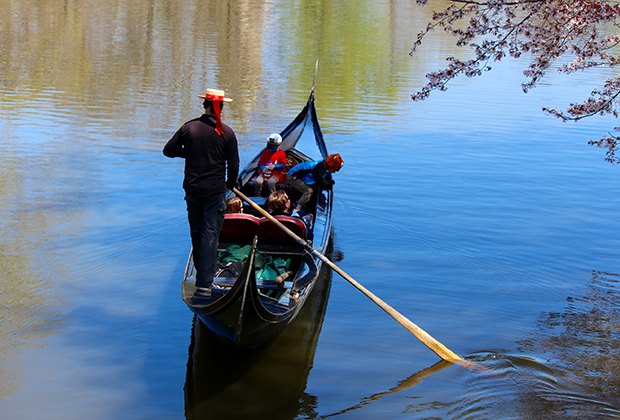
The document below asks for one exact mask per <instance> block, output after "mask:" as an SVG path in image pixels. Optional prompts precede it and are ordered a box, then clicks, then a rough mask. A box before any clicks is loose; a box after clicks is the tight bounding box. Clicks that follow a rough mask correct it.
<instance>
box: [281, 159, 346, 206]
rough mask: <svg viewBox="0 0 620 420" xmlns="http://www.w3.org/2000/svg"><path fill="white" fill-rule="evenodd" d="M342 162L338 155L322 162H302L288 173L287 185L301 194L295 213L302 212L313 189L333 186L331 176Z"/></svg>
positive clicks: (340, 166)
mask: <svg viewBox="0 0 620 420" xmlns="http://www.w3.org/2000/svg"><path fill="white" fill-rule="evenodd" d="M342 165H344V162H343V160H342V158H341V157H340V155H339V154H338V153H335V154H333V155H329V156H327V157H326V158H325V159H323V160H315V161H312V162H302V163H299V164H297V165H295V166H293V167H292V168H291V169H289V171H288V184H289V185H290V186H291V187H293V188H295V189H296V190H297V191H299V192H301V193H302V196H301V198H300V199H299V203H298V204H297V207H296V208H295V211H300V210H302V209H303V208H304V207H305V206H306V205H307V204H308V202H309V201H310V198H311V197H312V193H313V192H314V189H315V188H316V187H317V186H319V187H320V188H328V187H330V186H331V185H333V184H334V181H333V180H332V176H331V174H332V173H334V172H338V171H339V170H340V168H342Z"/></svg>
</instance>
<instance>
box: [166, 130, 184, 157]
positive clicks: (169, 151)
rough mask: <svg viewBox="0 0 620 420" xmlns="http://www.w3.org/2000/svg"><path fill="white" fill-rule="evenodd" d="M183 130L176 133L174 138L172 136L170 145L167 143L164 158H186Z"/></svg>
mask: <svg viewBox="0 0 620 420" xmlns="http://www.w3.org/2000/svg"><path fill="white" fill-rule="evenodd" d="M182 130H183V127H181V128H179V129H178V130H177V132H176V133H174V136H172V138H171V139H170V140H168V143H166V145H165V146H164V156H167V157H169V158H174V157H181V158H184V157H185V148H184V147H183V142H182V138H183V136H182Z"/></svg>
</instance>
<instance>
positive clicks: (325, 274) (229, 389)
mask: <svg viewBox="0 0 620 420" xmlns="http://www.w3.org/2000/svg"><path fill="white" fill-rule="evenodd" d="M331 278H332V274H331V270H328V269H326V268H325V267H323V269H322V272H321V274H320V276H319V279H318V282H317V285H316V288H315V290H314V291H313V293H312V295H311V296H310V297H309V298H308V300H307V301H306V303H305V305H304V307H303V308H302V310H301V311H300V313H299V315H298V317H297V318H296V319H295V321H294V322H293V323H292V324H291V325H290V326H289V327H288V328H287V329H286V330H285V331H284V333H283V334H281V335H280V336H278V337H277V338H276V340H275V341H274V342H273V343H270V344H267V345H266V346H264V347H261V348H259V349H257V350H254V351H233V350H231V349H230V348H228V347H227V346H225V345H223V344H222V343H221V342H220V341H218V339H217V338H216V337H214V336H213V335H211V334H210V333H209V332H208V330H207V329H206V328H205V327H204V326H203V325H202V323H201V322H200V321H199V320H197V319H196V318H195V317H194V320H193V323H192V335H191V343H190V347H189V356H188V360H187V374H186V378H185V415H186V417H187V418H188V419H203V418H217V419H226V418H230V419H243V418H248V419H259V418H260V419H263V418H264V419H278V418H282V419H286V418H294V417H296V416H304V417H307V418H316V417H317V413H316V411H315V410H316V407H317V405H318V404H317V401H316V397H315V396H313V395H310V394H307V393H306V392H305V390H306V382H307V380H308V374H309V372H310V369H311V368H312V364H313V361H314V354H315V351H316V346H317V342H318V338H319V333H320V331H321V325H322V324H323V317H324V315H325V309H326V306H327V298H328V295H329V290H330V285H331Z"/></svg>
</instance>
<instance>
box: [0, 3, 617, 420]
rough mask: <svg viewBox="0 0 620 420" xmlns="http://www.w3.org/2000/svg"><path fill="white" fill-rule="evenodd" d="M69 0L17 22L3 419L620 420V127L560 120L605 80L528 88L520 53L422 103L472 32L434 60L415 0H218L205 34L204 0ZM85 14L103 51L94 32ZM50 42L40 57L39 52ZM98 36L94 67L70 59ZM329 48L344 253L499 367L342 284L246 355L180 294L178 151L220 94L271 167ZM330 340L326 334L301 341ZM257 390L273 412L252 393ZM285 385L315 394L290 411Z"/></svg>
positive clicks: (5, 209) (325, 91) (425, 318)
mask: <svg viewBox="0 0 620 420" xmlns="http://www.w3.org/2000/svg"><path fill="white" fill-rule="evenodd" d="M5 3H8V2H5ZM51 3H52V4H51V5H47V6H43V5H30V4H23V5H21V6H18V5H15V4H13V5H12V8H11V13H9V14H6V15H5V16H4V17H2V18H0V20H2V23H4V24H5V25H3V27H5V28H7V29H4V30H3V33H4V34H9V35H12V37H11V38H4V39H3V41H2V42H3V43H6V45H5V46H6V48H5V51H6V52H5V53H4V55H3V56H2V59H1V60H0V74H3V75H5V76H4V77H3V78H0V97H1V98H2V101H0V103H1V105H0V135H1V139H2V141H1V142H0V155H1V156H2V158H1V162H2V165H1V166H0V171H1V175H2V178H1V179H2V181H1V182H0V195H1V197H2V199H1V200H0V228H1V232H2V235H1V238H0V250H1V251H2V252H1V254H0V255H1V260H0V268H1V269H2V273H3V278H2V281H1V282H0V290H1V293H0V318H1V319H2V322H3V327H2V329H1V330H2V331H1V332H0V412H1V413H3V414H2V415H0V417H5V416H6V417H7V418H78V417H80V418H81V417H84V416H89V417H94V418H102V419H104V418H105V419H107V418H115V419H116V418H183V417H184V416H185V415H187V416H188V417H190V418H201V416H205V415H207V416H208V415H209V413H211V411H209V410H212V405H210V404H215V401H217V404H218V407H220V408H218V413H222V412H224V413H227V414H228V415H229V416H230V418H241V417H244V416H247V417H248V418H252V417H254V418H259V417H260V418H265V416H267V417H270V418H278V417H281V418H291V417H298V418H313V417H320V416H330V415H336V416H340V417H344V418H384V417H385V418H427V417H441V418H461V417H465V418H472V417H473V418H498V417H510V418H541V417H543V418H544V417H552V418H553V417H562V416H585V417H602V416H609V417H613V416H618V415H619V414H618V413H619V411H618V410H620V401H619V399H620V396H619V394H618V387H617V382H618V377H619V375H620V367H619V366H618V364H617V362H616V361H617V360H618V353H617V348H618V343H619V341H618V340H619V339H618V331H617V325H618V320H619V318H620V315H619V314H618V307H619V306H618V303H619V301H620V298H619V295H618V279H619V275H620V265H619V263H618V262H619V261H620V258H619V257H620V251H619V249H620V243H619V242H620V241H619V239H618V238H619V237H620V222H619V221H618V218H617V217H616V209H617V207H618V198H617V191H618V189H619V187H620V178H619V175H618V174H619V172H618V171H619V169H618V168H617V167H616V166H613V165H609V164H607V163H605V162H604V160H603V158H604V153H603V151H601V150H598V149H596V148H593V147H592V146H588V145H587V140H589V139H593V138H598V137H599V136H601V135H603V134H604V133H606V132H607V131H608V130H609V129H610V128H611V127H612V126H613V124H617V121H613V120H609V119H605V118H592V119H590V120H585V121H582V122H580V123H577V124H571V123H562V122H560V121H558V120H557V119H555V118H553V117H551V116H548V115H545V114H543V113H542V112H541V111H540V109H541V107H542V106H544V105H553V106H562V105H565V104H567V103H569V102H571V101H576V100H578V99H579V98H580V95H583V94H587V93H588V92H589V91H590V90H591V89H592V88H593V87H594V82H595V81H596V80H597V78H598V77H603V76H605V73H604V71H602V70H601V71H600V72H601V73H589V74H578V75H575V77H574V78H572V79H565V78H562V77H559V76H556V75H551V76H550V77H549V78H548V79H546V80H545V81H544V83H543V84H542V85H541V86H539V88H537V89H535V90H533V91H531V92H530V93H528V94H527V95H525V94H524V93H523V92H522V91H521V90H520V87H519V84H520V83H521V81H522V76H521V73H520V71H521V69H522V67H523V65H522V63H519V62H511V61H507V62H504V63H499V64H498V65H495V66H494V70H493V71H492V72H490V73H488V74H485V75H484V77H482V78H478V79H459V80H457V81H455V83H454V84H453V85H451V86H450V87H449V90H448V91H447V92H442V93H438V94H437V95H433V96H432V97H431V98H430V99H429V100H428V101H425V102H421V103H414V102H411V100H410V94H411V93H413V92H414V91H415V89H416V87H418V86H420V85H421V83H422V82H423V80H424V73H425V72H427V71H430V70H433V69H435V68H436V67H438V66H439V65H441V64H442V61H441V59H442V57H443V56H444V55H445V54H447V53H450V49H451V47H450V44H449V43H448V40H447V39H443V38H441V37H438V38H436V39H435V40H434V41H433V42H431V43H430V44H429V45H428V46H427V47H426V49H424V50H422V51H421V52H420V55H418V56H414V57H409V55H408V51H409V46H410V44H411V41H412V40H413V39H414V37H415V33H416V25H419V24H418V22H422V21H424V16H423V15H421V14H420V12H419V9H417V8H416V7H415V5H411V4H408V3H407V4H400V3H398V2H397V3H398V4H394V3H391V2H378V3H375V2H360V4H361V6H360V5H358V6H359V7H355V5H350V4H349V3H335V4H332V3H330V2H319V3H316V4H313V5H306V4H294V5H293V4H289V3H288V2H268V3H266V4H262V5H261V6H260V7H256V8H254V9H252V10H250V9H249V8H244V6H243V5H237V4H224V3H214V4H209V5H207V6H209V7H211V8H212V9H214V10H216V14H217V13H223V14H224V15H229V16H235V18H231V20H230V21H228V23H226V21H224V22H223V23H222V22H220V24H219V25H220V26H218V24H214V23H212V22H211V23H209V25H211V26H209V27H210V28H211V29H212V30H211V31H210V32H207V33H202V32H201V31H198V30H196V28H198V27H199V23H198V21H191V20H190V23H189V24H188V23H185V25H181V24H180V22H185V21H184V20H183V19H187V16H189V15H186V14H183V13H181V12H180V11H181V10H183V11H185V13H189V14H190V15H191V13H194V14H195V15H196V16H202V14H203V13H205V11H204V10H203V9H202V8H203V7H207V6H204V5H203V6H201V5H196V4H194V3H192V2H185V3H184V4H183V6H185V7H180V6H179V8H178V9H175V10H177V12H179V13H180V14H179V15H176V14H174V13H171V14H169V13H168V12H166V10H167V9H166V8H165V7H163V5H162V7H163V9H160V8H159V7H154V8H150V9H149V8H148V7H147V5H146V3H145V4H143V3H142V2H137V3H135V4H139V5H140V6H143V7H144V9H142V8H141V7H137V8H136V9H132V7H131V4H134V3H131V4H130V3H127V2H124V1H118V2H114V6H115V7H114V8H111V9H110V10H107V9H105V8H101V7H99V6H93V8H92V9H91V8H83V7H81V6H80V7H78V6H70V9H71V12H70V13H69V12H60V10H61V9H58V8H56V6H58V5H55V4H53V3H54V2H51ZM166 4H167V3H166ZM2 5H3V4H2V2H0V6H2ZM175 5H176V3H175ZM5 6H6V5H5ZM46 8H50V9H46ZM33 9H37V11H38V13H33ZM147 9H148V10H150V13H151V14H152V16H153V17H154V18H153V19H152V20H149V19H148V18H147V17H146V16H148V13H147V14H144V13H142V10H147ZM50 10H53V11H54V12H53V13H51V12H50ZM113 10H114V11H115V12H114V11H113ZM72 13H73V14H75V15H74V18H70V16H73V15H72ZM25 16H34V17H32V18H31V22H33V23H32V25H35V23H36V24H37V25H38V26H39V27H40V28H43V29H46V30H47V31H49V32H50V33H52V34H55V37H51V38H50V40H49V45H46V42H45V39H46V38H42V37H41V36H39V35H37V33H34V34H30V35H25V36H24V37H20V36H18V35H19V34H21V32H20V30H19V28H21V26H20V25H19V22H23V21H24V19H25ZM320 16H323V17H325V16H331V18H330V19H327V18H324V19H322V20H321V19H319V17H320ZM95 17H98V18H99V24H98V25H96V24H93V23H92V21H93V19H94V18H95ZM78 22H81V23H78ZM318 22H322V23H320V24H319V23H318ZM411 22H414V23H416V24H414V25H412V24H411ZM82 24H88V25H94V26H93V28H96V31H95V32H96V33H97V34H98V35H99V36H98V37H97V39H98V41H97V42H94V41H92V40H91V39H90V35H89V36H86V37H84V38H81V37H79V36H76V35H73V34H74V33H80V32H79V29H78V28H81V26H80V25H82ZM213 25H215V26H213ZM35 26H36V25H35ZM142 27H146V28H150V29H149V30H148V31H145V32H142V31H133V29H135V28H142ZM65 28H73V30H74V32H72V31H71V30H69V31H66V30H65ZM171 28H175V30H171ZM249 28H253V32H252V31H250V29H249ZM256 28H262V30H261V31H257V30H256ZM216 29H217V30H216ZM319 29H320V30H319ZM33 30H34V29H33ZM148 34H150V35H148ZM226 39H229V40H233V41H234V42H233V41H230V42H231V44H230V45H228V44H225V45H224V44H221V42H223V41H222V40H226ZM218 40H219V41H218ZM26 41H29V42H32V43H33V45H36V46H38V47H40V49H36V51H35V52H34V53H33V54H32V55H31V56H27V57H32V58H31V59H26V58H25V56H23V55H20V51H23V50H24V48H25V46H26V44H24V42H26ZM218 42H220V43H218ZM78 46H82V47H83V48H84V50H82V51H86V52H87V53H81V54H82V55H80V56H79V57H80V58H79V59H71V60H69V61H68V62H67V61H65V60H64V59H63V58H62V57H64V56H65V55H63V54H59V52H62V51H64V50H67V49H71V48H73V49H76V50H80V49H79V48H77V47H78ZM197 46H204V48H198V47H197ZM45 51H47V52H45ZM259 52H260V54H259ZM373 52H374V54H373ZM215 57H219V58H218V59H216V58H215ZM316 58H319V59H320V61H319V74H318V78H317V87H316V97H317V108H318V113H319V119H320V121H321V124H322V127H323V131H324V135H325V138H326V140H327V143H328V147H329V150H330V151H331V152H339V153H340V154H341V155H342V156H343V158H344V160H345V166H344V167H343V169H342V170H341V171H340V172H339V173H338V174H337V176H336V185H335V195H336V202H335V206H334V226H335V228H334V236H333V243H334V255H337V256H339V258H342V260H341V261H339V262H338V264H339V266H340V267H342V269H344V270H345V271H346V272H347V273H349V274H350V275H351V276H352V277H354V278H355V279H357V280H358V281H359V282H361V283H362V284H363V285H364V286H366V287H367V288H369V289H370V290H371V291H372V292H374V293H375V294H377V295H378V296H379V297H381V298H382V299H384V300H385V301H386V302H387V303H388V304H390V305H391V306H393V307H394V308H395V309H397V310H398V311H400V312H402V314H403V315H405V316H407V317H408V318H409V319H411V320H412V321H413V322H415V323H417V324H418V325H419V326H420V327H422V328H424V329H425V330H427V331H428V332H429V333H430V334H431V335H433V336H434V337H435V338H437V339H438V340H440V341H441V342H443V343H444V344H445V345H446V346H448V347H449V348H451V349H452V350H453V351H455V352H457V353H458V354H460V355H462V356H464V357H467V358H469V359H472V360H476V361H478V362H479V363H480V364H482V365H484V366H487V367H489V368H490V369H491V371H490V372H488V373H476V372H471V371H468V370H466V369H463V368H461V367H459V366H440V367H439V368H437V367H432V366H433V365H435V363H436V362H437V361H438V357H437V356H436V355H435V354H434V353H432V352H431V351H430V350H429V349H428V348H426V347H425V346H424V345H422V344H421V343H420V342H419V341H418V340H416V339H415V338H414V337H413V336H412V335H411V334H409V333H408V332H407V331H406V330H405V329H403V328H402V327H401V326H399V325H398V324H397V323H396V322H395V321H394V320H393V319H391V318H390V317H388V316H387V315H386V314H385V313H384V312H383V311H382V310H381V309H380V308H378V307H377V306H375V305H374V304H373V303H371V302H370V301H369V300H368V299H367V298H366V297H364V296H363V295H362V294H361V293H360V292H358V291H357V290H355V289H354V288H353V287H352V286H351V285H350V284H348V283H347V282H346V281H345V280H343V279H342V278H340V277H338V276H337V275H334V276H333V279H332V280H331V289H330V290H328V293H327V295H326V298H325V299H326V302H323V310H324V311H325V313H324V318H322V322H318V323H317V322H315V323H314V324H313V323H312V322H311V321H312V320H313V319H315V318H316V316H314V315H313V314H312V313H309V314H307V315H306V317H305V318H304V317H302V318H301V319H300V322H299V323H298V324H299V325H297V327H295V328H297V329H294V330H293V331H292V332H290V333H289V335H288V336H285V337H284V338H282V339H281V340H280V341H278V342H276V343H274V345H273V346H272V347H271V348H270V349H268V350H267V351H265V352H264V353H261V354H254V355H242V356H234V357H233V356H231V359H230V360H228V359H227V358H228V357H229V356H228V355H222V354H217V353H216V355H215V356H213V355H211V353H210V352H211V351H214V349H213V348H212V347H213V346H214V345H213V344H212V343H210V342H208V343H205V342H203V341H202V340H200V339H198V338H197V336H199V333H198V334H195V331H194V329H193V328H192V317H191V313H190V312H189V310H188V309H187V308H186V307H185V306H184V304H183V302H182V300H181V294H180V283H181V277H182V272H183V266H184V264H185V259H186V257H187V252H188V249H189V234H188V229H187V223H186V219H185V208H184V202H183V193H182V190H181V182H182V161H180V160H170V159H166V158H165V157H163V155H162V154H161V148H162V147H163V144H164V143H165V142H166V141H167V140H168V139H169V137H170V136H171V135H172V134H173V132H174V131H175V130H176V129H177V128H178V126H179V125H180V124H182V123H183V122H184V121H185V120H187V119H189V118H193V117H195V116H197V115H198V113H199V112H200V103H199V101H198V100H197V99H196V98H195V96H194V95H195V94H198V93H201V91H202V90H203V89H204V88H205V87H206V86H207V85H208V86H214V85H217V87H220V88H223V89H226V91H227V92H229V94H230V96H233V97H234V98H235V102H233V103H232V104H230V105H227V108H226V110H225V120H226V121H227V122H228V123H229V124H230V125H231V126H232V127H234V128H235V130H236V131H237V134H238V137H239V143H240V154H241V158H242V161H247V160H248V159H249V158H251V157H253V156H254V155H255V153H256V152H257V150H258V149H259V148H260V147H262V146H263V144H264V141H265V138H266V136H267V135H268V134H269V133H271V132H273V131H279V130H282V129H283V128H284V127H285V126H286V125H287V124H288V122H289V121H290V120H291V119H292V118H293V117H294V116H295V115H296V114H297V112H298V111H299V110H300V109H301V107H302V106H303V105H304V103H305V101H306V98H307V95H308V93H309V89H310V86H311V84H312V77H313V73H314V62H315V60H316ZM41 68H44V69H45V71H41V70H40V69H41ZM317 306H320V305H318V304H317ZM317 310H318V311H319V312H320V309H317ZM313 316H314V318H313ZM319 320H320V317H319ZM306 330H311V331H315V334H318V335H316V337H315V338H316V339H315V340H307V341H303V340H302V339H301V338H299V339H298V338H297V337H307V333H306ZM304 334H305V335H304ZM299 343H303V345H300V344H299ZM216 350H217V349H216ZM192 352H194V354H196V355H198V356H196V357H198V359H197V360H194V361H193V362H191V363H190V361H192V360H193V357H192V354H193V353H192ZM204 354H208V356H203V355H204ZM205 358H207V359H208V360H206V361H205V360H203V359H205ZM211 359H213V360H211ZM220 362H221V364H225V363H235V364H237V365H239V366H240V367H239V369H237V370H238V371H237V372H235V374H234V375H232V374H230V375H229V376H225V375H224V377H220V376H216V377H217V378H218V379H217V380H218V381H220V382H221V383H226V384H228V386H225V387H222V388H221V389H219V391H218V393H216V394H215V393H213V392H211V391H210V389H211V388H210V385H209V383H210V382H209V381H212V380H213V377H214V375H212V372H211V371H212V367H213V364H218V363H220ZM245 365H247V366H245ZM283 365H284V366H293V367H295V368H293V367H291V368H290V369H282V366H283ZM428 368H430V369H429V370H427V369H428ZM284 376H288V377H286V378H283V377H284ZM189 378H191V379H192V380H191V381H190V379H189ZM192 381H195V385H192V386H188V384H189V383H194V382H192ZM291 384H294V386H293V385H291ZM272 388H273V393H270V392H269V391H270V390H271V389H272ZM252 390H254V392H256V393H258V392H261V394H259V395H260V397H261V398H260V399H258V400H260V401H261V402H262V403H257V402H256V400H255V401H254V402H250V400H249V399H248V402H246V403H244V404H240V403H237V401H242V400H243V401H246V400H245V398H247V393H248V392H252ZM241 398H243V399H241ZM271 398H273V399H274V401H276V400H277V401H280V402H282V401H287V402H290V404H288V405H287V406H286V408H284V405H283V406H282V408H280V407H279V406H277V405H276V404H275V402H274V404H272V411H271V412H269V411H265V410H269V404H263V403H264V402H265V401H266V402H270V400H271ZM240 399H241V400H240ZM253 404H256V405H255V406H254V405H253ZM274 405H276V406H277V407H276V408H273V406H274ZM222 406H223V407H224V411H219V410H221V407H222ZM265 413H269V415H267V414H265ZM219 415H221V414H219ZM219 415H218V417H219Z"/></svg>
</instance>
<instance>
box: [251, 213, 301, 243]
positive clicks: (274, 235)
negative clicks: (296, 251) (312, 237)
mask: <svg viewBox="0 0 620 420" xmlns="http://www.w3.org/2000/svg"><path fill="white" fill-rule="evenodd" d="M275 218H276V220H277V221H279V222H280V223H282V224H283V225H284V226H286V227H287V228H289V229H290V230H291V231H292V232H293V233H294V234H295V235H297V236H299V237H300V238H301V239H304V240H305V239H306V237H307V234H308V232H307V228H306V224H305V223H304V222H303V221H302V220H301V219H299V218H297V217H292V216H275ZM258 243H259V244H282V245H284V244H297V242H296V241H295V239H293V238H292V237H290V236H289V235H288V234H287V233H286V232H284V231H283V230H282V229H281V228H280V227H278V226H276V225H275V224H274V223H273V222H272V221H271V220H269V219H267V218H266V217H263V218H261V219H260V227H259V230H258Z"/></svg>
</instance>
